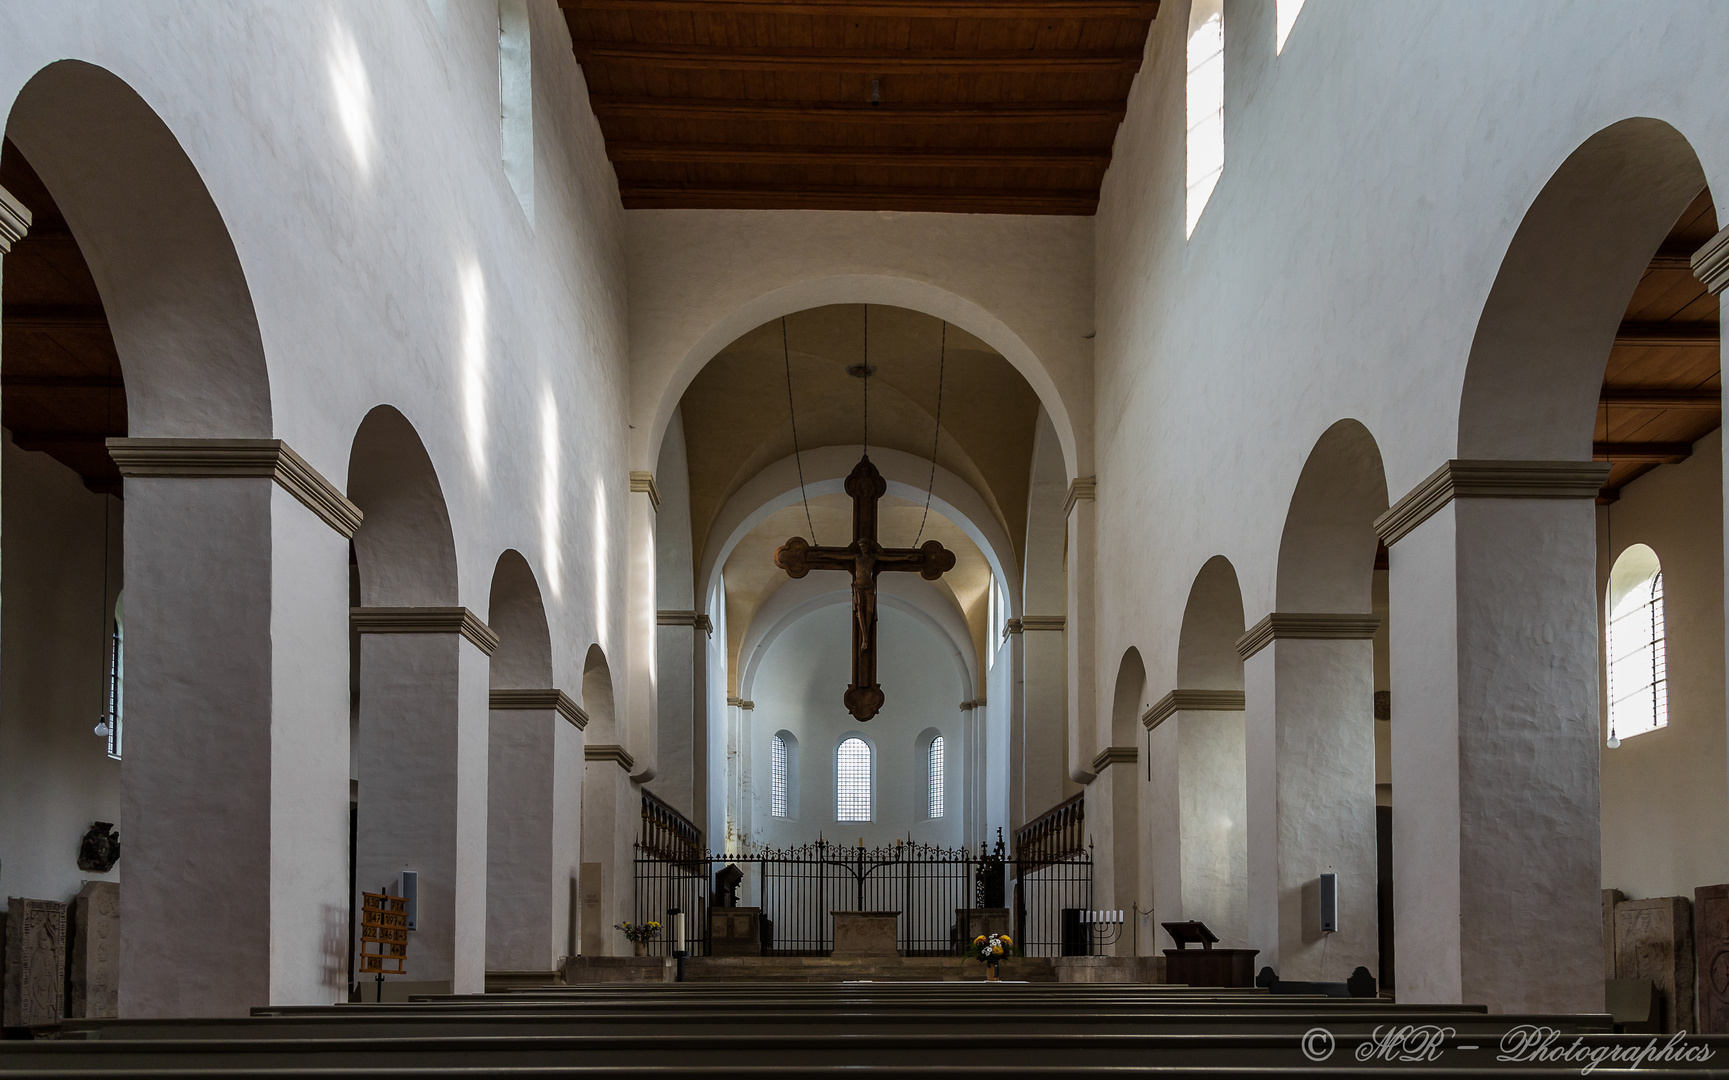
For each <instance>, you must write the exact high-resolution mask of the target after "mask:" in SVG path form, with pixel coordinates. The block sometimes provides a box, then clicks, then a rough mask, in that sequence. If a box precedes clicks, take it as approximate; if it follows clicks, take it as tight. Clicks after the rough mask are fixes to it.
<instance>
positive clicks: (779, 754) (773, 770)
mask: <svg viewBox="0 0 1729 1080" xmlns="http://www.w3.org/2000/svg"><path fill="white" fill-rule="evenodd" d="M768 759H769V811H768V812H769V813H770V814H772V815H774V816H775V817H786V816H787V805H786V759H787V753H786V740H785V739H783V738H781V737H780V736H779V735H776V736H775V737H774V738H773V739H771V740H769V744H768Z"/></svg>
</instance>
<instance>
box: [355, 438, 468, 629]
mask: <svg viewBox="0 0 1729 1080" xmlns="http://www.w3.org/2000/svg"><path fill="white" fill-rule="evenodd" d="M348 497H349V498H350V499H353V500H354V502H355V504H356V505H358V506H359V507H360V509H361V512H362V513H364V514H365V515H366V518H365V521H364V522H363V523H362V525H361V527H360V530H359V531H358V532H356V533H355V534H354V553H355V560H356V562H357V564H358V565H359V567H360V603H361V605H362V606H364V607H437V606H452V605H455V604H456V603H457V583H456V540H455V536H454V534H453V533H452V531H451V527H450V513H449V510H448V509H447V508H446V506H445V502H444V490H443V488H442V486H441V485H440V484H439V481H438V472H437V470H436V469H435V468H434V467H433V464H432V458H431V457H430V456H428V454H427V452H426V446H425V444H423V443H422V442H421V441H420V435H419V433H418V432H416V431H415V430H414V425H413V424H411V423H409V421H408V418H407V417H405V416H403V415H402V414H401V413H400V412H398V411H396V409H394V408H392V407H391V406H389V405H380V406H378V407H377V408H374V409H373V410H372V411H371V412H369V413H367V414H366V418H365V419H364V420H362V421H361V422H360V427H359V429H358V430H357V431H356V432H355V433H354V446H353V449H352V451H351V452H350V455H349V461H348Z"/></svg>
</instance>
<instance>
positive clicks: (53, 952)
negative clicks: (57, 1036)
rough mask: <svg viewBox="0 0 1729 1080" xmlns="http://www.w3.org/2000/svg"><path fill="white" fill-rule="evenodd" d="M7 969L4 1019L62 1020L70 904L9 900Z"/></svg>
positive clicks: (29, 1022)
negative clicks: (67, 906)
mask: <svg viewBox="0 0 1729 1080" xmlns="http://www.w3.org/2000/svg"><path fill="white" fill-rule="evenodd" d="M6 906H7V908H8V909H9V910H8V911H7V914H6V933H5V946H6V971H5V980H4V986H3V989H0V998H4V1004H3V1005H0V1023H3V1024H4V1025H5V1026H6V1027H35V1026H37V1025H39V1024H58V1023H59V1022H60V1021H61V1020H62V1019H63V1018H64V1017H65V1012H66V905H65V904H62V903H60V902H59V901H57V900H26V899H24V898H23V897H19V896H14V897H10V898H9V899H8V900H7V901H6Z"/></svg>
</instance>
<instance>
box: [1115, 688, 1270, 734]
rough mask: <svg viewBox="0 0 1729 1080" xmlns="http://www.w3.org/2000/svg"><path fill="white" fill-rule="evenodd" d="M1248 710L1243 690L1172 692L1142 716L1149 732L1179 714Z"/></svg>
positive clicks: (1142, 721)
mask: <svg viewBox="0 0 1729 1080" xmlns="http://www.w3.org/2000/svg"><path fill="white" fill-rule="evenodd" d="M1244 708H1246V704H1245V698H1244V696H1243V692H1242V691H1241V690H1172V691H1171V692H1170V693H1168V694H1166V695H1165V696H1164V697H1162V698H1160V699H1159V700H1158V701H1156V702H1155V703H1154V704H1153V707H1152V708H1150V709H1148V710H1147V711H1146V712H1145V713H1144V714H1142V716H1141V725H1142V726H1143V727H1145V728H1146V729H1147V730H1148V731H1151V730H1153V729H1154V728H1156V727H1158V726H1159V725H1160V724H1162V723H1164V722H1165V721H1166V720H1169V719H1170V718H1171V717H1172V716H1174V715H1176V714H1177V713H1179V712H1242V711H1243V709H1244Z"/></svg>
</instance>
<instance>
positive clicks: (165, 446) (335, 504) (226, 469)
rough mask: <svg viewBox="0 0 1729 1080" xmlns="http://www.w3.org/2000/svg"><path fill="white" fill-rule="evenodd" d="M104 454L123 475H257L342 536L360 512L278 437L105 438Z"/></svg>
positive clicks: (356, 524) (353, 528)
mask: <svg viewBox="0 0 1729 1080" xmlns="http://www.w3.org/2000/svg"><path fill="white" fill-rule="evenodd" d="M108 456H109V457H111V458H113V459H114V464H115V465H117V466H119V468H120V475H121V476H124V477H126V478H127V479H128V480H134V479H145V478H166V479H229V478H234V477H262V478H267V479H270V480H274V481H275V482H276V483H277V484H279V485H280V486H281V487H282V490H284V491H286V492H288V493H289V494H290V495H292V496H294V497H295V498H296V499H299V500H300V502H301V504H302V505H303V506H305V507H306V508H307V509H308V510H310V511H312V512H313V513H314V514H317V515H318V517H319V518H320V519H321V520H322V521H323V522H324V523H325V524H326V525H329V526H330V527H331V528H333V529H335V530H336V531H337V532H339V533H341V534H342V535H343V536H344V537H346V538H348V539H353V538H354V534H355V533H357V532H359V531H360V524H361V521H362V520H363V519H364V516H365V515H363V514H362V513H361V512H360V507H358V506H356V505H354V503H353V502H351V501H349V498H348V496H346V495H344V494H343V493H342V489H341V488H338V487H337V486H336V485H335V484H333V483H331V482H330V481H329V480H326V479H325V478H324V476H323V474H322V473H320V472H319V471H318V470H317V469H314V468H313V467H312V466H311V465H308V464H307V463H306V459H305V458H303V457H301V456H300V455H299V454H297V453H295V452H294V448H293V447H291V446H289V445H288V444H287V443H285V442H283V441H282V440H281V439H126V438H114V439H109V440H108Z"/></svg>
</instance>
